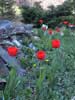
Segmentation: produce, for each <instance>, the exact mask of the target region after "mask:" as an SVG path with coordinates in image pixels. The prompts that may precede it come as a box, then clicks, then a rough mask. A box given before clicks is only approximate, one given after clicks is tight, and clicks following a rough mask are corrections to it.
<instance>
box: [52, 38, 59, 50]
mask: <svg viewBox="0 0 75 100" xmlns="http://www.w3.org/2000/svg"><path fill="white" fill-rule="evenodd" d="M52 48H60V40H58V39H54V40H52Z"/></svg>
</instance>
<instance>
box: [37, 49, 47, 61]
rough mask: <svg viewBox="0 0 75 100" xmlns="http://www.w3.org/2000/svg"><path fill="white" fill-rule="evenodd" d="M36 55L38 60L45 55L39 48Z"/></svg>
mask: <svg viewBox="0 0 75 100" xmlns="http://www.w3.org/2000/svg"><path fill="white" fill-rule="evenodd" d="M36 57H37V58H38V59H39V60H44V59H45V57H46V53H45V51H43V50H40V51H38V52H37V53H36Z"/></svg>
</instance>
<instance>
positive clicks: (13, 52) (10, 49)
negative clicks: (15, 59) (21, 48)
mask: <svg viewBox="0 0 75 100" xmlns="http://www.w3.org/2000/svg"><path fill="white" fill-rule="evenodd" d="M7 51H8V54H9V55H10V56H16V55H17V52H18V48H16V47H14V46H10V47H8V48H7Z"/></svg>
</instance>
